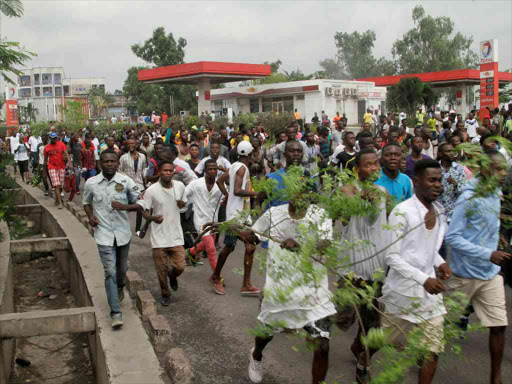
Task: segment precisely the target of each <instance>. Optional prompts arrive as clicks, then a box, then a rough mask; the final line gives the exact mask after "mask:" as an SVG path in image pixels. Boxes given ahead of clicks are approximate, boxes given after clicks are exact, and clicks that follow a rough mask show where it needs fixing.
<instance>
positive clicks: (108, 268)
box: [98, 240, 130, 316]
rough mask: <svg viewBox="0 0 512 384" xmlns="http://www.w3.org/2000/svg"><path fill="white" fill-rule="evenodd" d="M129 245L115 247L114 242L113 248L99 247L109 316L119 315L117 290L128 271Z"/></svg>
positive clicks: (122, 285) (121, 286)
mask: <svg viewBox="0 0 512 384" xmlns="http://www.w3.org/2000/svg"><path fill="white" fill-rule="evenodd" d="M129 250H130V243H128V244H126V245H123V246H121V247H118V246H117V243H116V241H115V240H114V245H113V246H108V245H99V244H98V251H99V254H100V258H101V263H102V264H103V270H104V272H105V289H106V291H107V300H108V305H110V316H114V315H117V314H120V313H121V303H120V302H119V294H118V293H117V289H118V288H123V287H124V285H125V281H126V271H127V270H128V251H129Z"/></svg>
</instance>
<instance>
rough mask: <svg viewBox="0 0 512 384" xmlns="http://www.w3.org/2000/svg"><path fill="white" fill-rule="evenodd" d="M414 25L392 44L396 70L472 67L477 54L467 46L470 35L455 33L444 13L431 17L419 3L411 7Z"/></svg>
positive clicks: (414, 71) (416, 71)
mask: <svg viewBox="0 0 512 384" xmlns="http://www.w3.org/2000/svg"><path fill="white" fill-rule="evenodd" d="M412 19H413V22H414V28H412V29H411V30H409V31H408V32H407V33H406V34H405V35H404V36H403V38H402V39H399V40H397V41H395V43H394V44H393V49H392V54H393V58H396V67H397V72H398V73H422V72H437V71H446V70H451V69H462V68H475V67H476V65H477V63H478V56H477V54H476V53H475V52H473V51H472V50H471V44H472V43H473V38H472V37H465V36H463V35H462V34H461V33H460V32H457V33H455V24H454V23H453V21H452V20H451V19H450V18H449V17H447V16H442V17H436V18H434V17H432V16H430V15H427V14H426V13H425V10H424V9H423V7H422V6H421V5H418V6H416V7H414V9H413V11H412Z"/></svg>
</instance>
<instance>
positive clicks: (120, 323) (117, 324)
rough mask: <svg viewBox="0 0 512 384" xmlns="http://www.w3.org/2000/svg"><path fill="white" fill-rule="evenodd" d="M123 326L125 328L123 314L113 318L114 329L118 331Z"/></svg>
mask: <svg viewBox="0 0 512 384" xmlns="http://www.w3.org/2000/svg"><path fill="white" fill-rule="evenodd" d="M122 326H123V316H122V315H121V314H119V315H114V317H112V328H113V329H118V328H121V327H122Z"/></svg>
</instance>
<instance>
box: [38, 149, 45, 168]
mask: <svg viewBox="0 0 512 384" xmlns="http://www.w3.org/2000/svg"><path fill="white" fill-rule="evenodd" d="M44 147H45V145H41V146H40V147H39V165H43V164H44Z"/></svg>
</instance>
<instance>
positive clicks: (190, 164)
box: [3, 104, 512, 384]
mask: <svg viewBox="0 0 512 384" xmlns="http://www.w3.org/2000/svg"><path fill="white" fill-rule="evenodd" d="M369 112H370V111H369ZM369 112H368V113H367V115H369V116H367V115H365V116H364V117H363V124H362V126H361V129H360V130H359V131H358V132H357V133H356V132H353V130H350V129H348V128H347V126H346V124H347V120H346V118H345V117H344V116H340V115H339V113H337V114H336V117H335V118H334V119H333V120H332V121H331V120H330V119H329V117H328V116H327V115H326V114H325V112H322V116H321V119H319V118H318V116H317V114H315V117H316V118H317V119H316V121H313V123H312V124H302V121H300V122H299V118H300V116H296V118H297V120H296V121H293V122H291V123H290V124H288V125H287V126H286V127H283V129H282V130H278V131H276V132H272V136H273V137H269V135H268V134H267V131H266V130H265V127H264V126H263V125H262V124H260V123H256V124H254V125H253V126H252V127H247V126H245V125H244V124H240V125H239V126H238V127H236V128H235V127H234V126H233V125H232V124H230V125H228V126H220V127H218V128H216V127H215V125H214V124H213V123H211V124H208V125H206V126H201V127H195V126H194V127H192V128H191V129H188V128H187V127H184V126H181V127H175V126H171V127H165V128H162V127H161V125H160V123H161V122H160V120H159V121H158V124H154V125H151V124H149V125H148V124H145V123H139V124H137V125H136V126H131V125H130V126H126V127H125V129H123V131H122V132H115V131H114V132H112V134H109V135H105V137H101V138H98V137H96V135H95V131H94V128H91V129H84V130H81V131H79V132H74V133H69V132H66V131H64V130H61V131H57V130H55V129H52V131H51V132H49V133H48V134H43V135H42V136H41V137H38V136H34V135H31V134H30V132H26V133H25V134H16V133H14V134H13V135H12V137H10V138H8V139H4V140H3V143H4V144H7V145H8V149H5V150H9V151H10V152H11V153H12V154H14V157H15V159H16V163H17V165H16V166H17V167H18V169H19V172H20V176H21V178H22V180H23V181H25V182H27V183H29V182H30V180H31V179H30V168H31V169H32V172H34V173H35V174H37V175H38V177H40V178H41V179H42V182H43V184H44V188H45V194H47V195H48V194H50V193H52V194H54V197H55V205H56V206H58V207H59V208H62V204H63V196H65V195H64V194H63V188H64V187H65V186H66V184H69V188H66V189H69V193H70V195H69V199H70V200H71V199H73V196H74V195H75V194H79V193H80V183H81V179H82V178H83V179H84V180H85V185H84V187H83V199H82V202H83V205H84V209H85V212H86V214H87V216H88V218H89V223H90V225H91V226H92V227H93V228H94V237H95V240H96V242H97V244H98V250H99V255H100V258H101V261H102V263H103V266H104V272H105V286H106V293H107V298H108V303H109V305H110V310H111V316H112V327H113V328H119V327H121V326H122V325H123V318H122V313H121V305H120V303H121V302H122V301H123V299H124V290H123V288H124V285H125V274H126V271H127V261H128V254H129V247H130V242H131V239H132V233H134V234H135V235H136V236H138V237H140V238H144V237H145V234H146V232H147V231H150V242H151V247H152V254H153V259H154V263H155V269H156V275H157V278H158V282H159V285H160V288H161V298H160V303H161V305H163V306H168V305H169V304H170V296H171V293H172V291H177V290H178V281H179V279H178V278H179V277H180V276H181V275H182V274H183V273H184V271H185V268H186V265H194V266H195V265H200V264H202V263H203V262H202V259H203V258H205V259H207V260H208V264H209V266H210V268H211V272H212V273H211V275H210V277H209V284H210V285H211V287H212V289H213V291H214V292H215V293H217V294H219V295H224V294H225V286H224V280H223V278H222V270H223V267H224V265H225V263H226V260H227V258H228V257H229V255H230V254H232V253H233V251H234V250H235V248H236V245H237V243H238V242H241V243H242V244H243V246H244V248H245V253H244V261H243V270H244V275H243V280H242V285H241V290H240V293H241V295H243V296H258V297H262V302H261V308H260V314H259V316H258V320H259V321H260V322H261V323H262V324H263V325H264V333H263V334H262V335H259V336H258V337H256V339H255V345H254V348H253V349H252V350H251V353H250V362H249V376H250V379H251V380H252V381H253V382H255V383H259V382H261V381H262V377H263V350H264V348H265V347H266V345H267V344H268V343H269V342H270V341H271V340H272V339H273V338H274V336H275V335H277V334H278V333H279V332H281V331H282V330H283V329H285V328H287V329H296V330H299V329H304V330H305V332H306V333H307V335H308V336H307V337H308V339H309V340H310V341H311V342H313V343H314V359H313V367H312V382H313V383H314V384H317V383H321V382H322V381H323V380H324V379H325V377H326V374H327V370H328V355H329V339H330V337H331V327H332V325H333V324H334V323H335V324H337V326H338V327H339V328H340V329H342V330H347V329H349V328H350V327H351V326H352V325H353V324H354V323H355V322H356V320H358V324H359V329H358V332H357V336H356V337H355V339H354V341H353V343H352V345H351V348H350V350H351V352H352V354H353V355H354V358H355V360H356V362H357V365H356V380H357V382H358V383H363V384H364V383H369V380H370V368H369V367H370V364H371V356H372V355H373V354H374V353H376V352H377V350H376V349H367V347H365V345H364V343H362V341H361V335H366V334H368V331H369V330H370V329H375V328H383V329H388V328H389V329H390V341H392V342H395V341H396V342H399V339H400V337H401V333H403V332H404V331H407V330H410V329H414V328H420V329H421V330H422V331H423V335H422V339H421V343H422V344H423V345H424V347H425V348H426V349H427V350H428V352H429V353H428V354H427V355H425V356H424V357H423V359H422V360H421V361H420V362H419V365H420V370H419V373H418V376H419V379H418V380H419V382H420V383H423V384H425V383H431V382H432V380H433V377H434V375H435V372H436V367H437V361H438V356H439V354H440V353H442V352H443V350H444V343H443V338H444V336H443V324H444V316H445V315H446V313H447V311H446V308H445V306H444V304H443V295H442V294H443V293H447V292H451V291H458V292H463V293H465V294H466V295H467V298H468V299H469V301H470V304H471V305H469V306H468V307H467V308H466V311H465V312H464V313H463V315H462V317H461V319H460V321H459V323H458V326H459V327H460V328H461V331H465V330H466V329H467V327H468V323H469V318H470V316H471V315H472V313H473V312H474V313H476V316H477V317H478V319H479V320H480V323H481V325H482V326H484V327H487V328H489V334H490V336H489V348H490V359H491V377H490V383H491V384H503V380H502V377H501V361H502V358H503V351H504V346H505V328H506V326H507V325H508V322H507V311H506V304H505V303H506V301H505V283H504V276H503V275H504V274H505V278H506V279H509V281H508V283H509V284H510V278H511V276H510V274H509V276H507V272H506V271H505V273H504V270H502V268H501V266H502V265H504V264H506V263H509V262H508V260H509V259H510V258H511V255H510V254H509V253H508V250H509V248H510V240H511V233H510V231H507V230H506V229H505V228H503V226H500V223H501V221H500V219H501V218H502V217H508V214H507V213H506V207H505V205H503V206H502V204H501V196H502V194H503V193H504V194H507V191H506V190H503V191H502V190H501V187H502V186H506V185H512V178H511V177H510V175H509V173H508V169H509V168H510V165H511V164H510V161H511V160H510V156H509V153H508V151H507V148H506V143H505V142H504V141H503V140H501V137H505V138H509V135H510V134H511V133H512V132H511V131H510V129H511V128H512V117H511V112H512V104H511V105H509V106H508V110H505V111H504V112H503V111H499V110H498V111H491V117H490V118H484V119H483V121H482V122H481V125H480V124H479V122H478V121H477V120H476V118H475V115H474V113H469V114H468V116H466V118H465V119H464V118H463V117H462V116H461V115H457V114H456V113H448V114H446V113H444V112H441V113H440V115H436V114H433V113H423V112H422V109H419V110H418V113H417V115H416V121H415V124H412V125H413V126H409V125H408V124H411V119H406V118H405V116H400V115H402V114H400V115H399V116H397V115H395V114H393V113H390V114H388V115H381V116H379V119H378V121H376V120H374V117H373V115H372V114H371V113H369ZM370 119H371V121H370ZM317 123H318V124H317ZM464 143H467V146H464V145H462V146H461V144H464ZM471 144H472V145H473V146H472V147H471V146H470V145H471ZM471 159H473V160H474V161H473V162H471V161H467V160H471ZM16 166H15V167H16ZM297 172H299V173H300V174H301V175H302V176H303V180H305V182H303V183H300V184H299V185H298V186H295V187H294V188H293V194H290V193H289V191H288V192H286V191H287V189H290V186H289V183H288V184H287V178H288V177H291V176H290V175H292V174H293V175H295V174H296V173H297ZM68 180H69V181H68ZM256 180H272V190H273V191H274V192H276V193H277V194H275V193H272V194H269V193H268V191H267V193H265V192H262V191H260V192H258V191H255V190H254V189H253V187H252V185H253V183H255V182H256ZM301 180H302V179H301ZM328 180H330V181H331V182H330V183H329V182H327V181H328ZM326 185H327V187H326ZM325 188H335V189H337V190H339V193H341V195H340V196H342V197H343V199H351V198H353V199H359V200H361V201H363V202H364V205H365V206H367V207H370V208H368V209H367V210H369V211H371V212H372V213H371V214H367V215H365V214H363V213H362V212H357V213H355V212H354V211H353V210H346V211H344V210H343V209H342V210H341V211H342V214H341V217H337V218H336V219H335V220H333V218H332V217H330V216H329V213H328V212H327V211H328V209H327V208H328V207H322V206H321V204H320V203H319V202H318V201H317V200H316V199H314V198H313V196H315V195H318V194H322V193H325V192H326V190H325ZM280 191H282V192H283V193H282V194H279V192H280ZM285 192H286V193H285ZM276 196H277V197H276ZM291 196H293V197H291ZM343 201H345V200H343ZM347 201H348V200H347ZM257 207H260V208H261V209H259V210H255V209H254V208H257ZM504 211H505V213H504ZM129 212H135V213H136V223H135V230H134V231H132V227H131V224H130V218H129ZM504 215H505V216H504ZM223 222H228V223H232V224H231V225H230V230H229V231H228V232H226V233H225V234H224V236H223V242H222V245H219V243H220V240H219V237H220V232H219V228H222V224H219V223H223ZM313 228H314V230H313ZM390 228H391V229H390ZM311 236H316V237H315V241H316V243H315V244H316V247H315V249H316V252H317V253H318V255H319V256H320V258H319V259H317V258H315V259H312V260H311V264H312V270H313V272H311V273H312V274H313V275H314V278H307V279H305V278H303V277H302V278H301V277H300V276H295V275H294V273H292V274H291V275H289V274H287V273H286V272H287V271H288V272H289V271H290V270H293V268H291V267H290V265H293V264H294V263H296V262H298V260H300V258H298V257H296V256H295V255H297V252H300V250H301V246H302V245H304V244H305V242H306V241H307V240H308V239H311ZM340 239H341V240H343V241H349V242H356V243H358V244H360V245H359V246H352V247H346V248H345V250H344V251H343V252H342V253H343V254H342V255H341V254H340V259H343V258H347V259H348V262H347V263H343V262H340V264H339V266H343V268H341V267H339V266H338V268H337V273H338V276H339V278H338V281H337V286H338V288H339V289H342V288H343V287H344V286H346V285H347V284H350V285H351V286H357V287H364V286H374V285H375V284H376V281H374V280H375V275H376V273H378V271H384V272H385V279H384V281H383V282H380V283H377V285H378V288H379V289H378V291H379V293H378V297H376V298H375V301H374V303H373V305H372V306H370V305H368V304H365V305H361V306H360V307H359V308H354V307H342V306H339V305H336V302H335V300H333V295H332V292H331V291H330V289H329V282H328V273H327V272H328V269H327V267H326V265H324V264H323V263H322V259H321V255H322V254H323V253H324V252H326V249H328V248H329V247H330V246H332V245H333V244H335V243H336V241H337V240H340ZM260 243H261V244H262V247H264V248H268V253H267V256H266V257H267V261H266V280H265V287H264V289H260V288H258V287H256V286H254V285H253V284H252V283H251V272H252V266H253V261H254V255H255V251H256V249H257V246H258V244H260ZM331 272H332V271H331ZM299 282H300V284H299ZM263 291H264V292H265V294H264V295H263ZM283 292H286V293H287V294H286V299H283Z"/></svg>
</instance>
